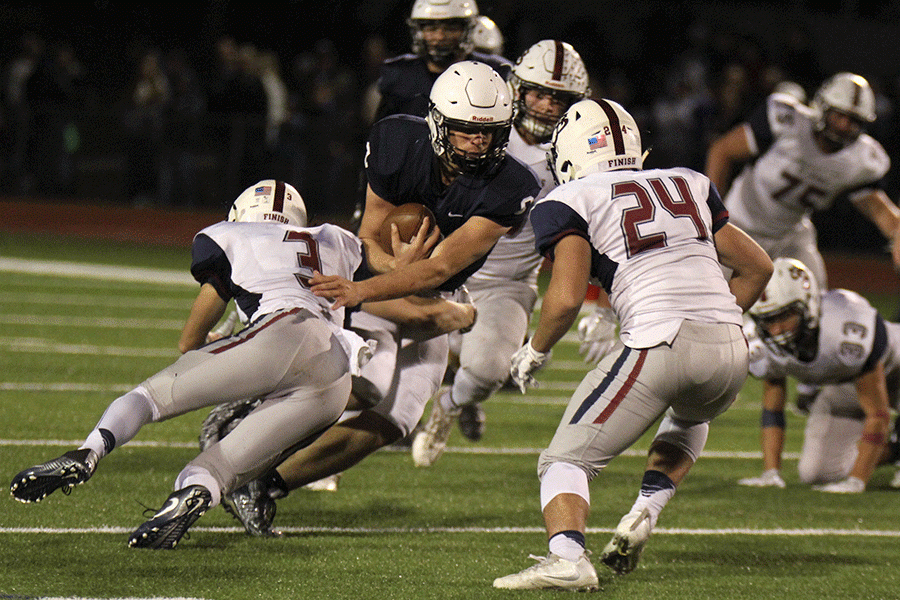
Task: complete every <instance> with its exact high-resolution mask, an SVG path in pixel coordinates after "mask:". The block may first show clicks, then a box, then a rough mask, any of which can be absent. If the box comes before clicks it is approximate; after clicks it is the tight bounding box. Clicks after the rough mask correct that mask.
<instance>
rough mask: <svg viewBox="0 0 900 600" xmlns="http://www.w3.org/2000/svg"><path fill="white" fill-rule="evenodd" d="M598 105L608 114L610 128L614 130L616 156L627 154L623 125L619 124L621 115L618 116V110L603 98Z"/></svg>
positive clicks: (598, 101)
mask: <svg viewBox="0 0 900 600" xmlns="http://www.w3.org/2000/svg"><path fill="white" fill-rule="evenodd" d="M597 104H599V105H600V108H602V109H603V112H605V113H606V118H607V119H609V128H610V129H612V138H613V147H615V149H616V154H625V139H624V138H623V137H622V124H621V123H619V115H618V114H616V109H614V108H613V107H612V105H611V104H610V103H609V102H607V101H606V100H604V99H603V98H601V99H599V100H597Z"/></svg>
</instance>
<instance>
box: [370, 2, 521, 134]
mask: <svg viewBox="0 0 900 600" xmlns="http://www.w3.org/2000/svg"><path fill="white" fill-rule="evenodd" d="M477 19H478V5H477V4H476V3H475V0H416V1H415V3H414V4H413V7H412V11H411V13H410V17H409V28H410V32H411V34H412V53H410V54H403V55H401V56H398V57H396V58H391V59H388V60H386V61H385V62H384V63H383V64H382V66H381V72H380V74H379V78H378V81H377V82H376V88H377V92H378V96H379V101H378V108H377V109H376V111H375V120H376V121H377V120H379V119H382V118H384V117H386V116H388V115H396V114H406V115H415V116H417V117H423V118H424V117H425V116H426V115H427V113H428V105H429V94H430V93H431V86H432V85H434V82H435V81H436V80H437V78H438V76H439V75H440V74H441V73H443V72H444V71H445V70H446V69H447V67H449V66H450V65H452V64H453V63H456V62H459V61H463V60H476V61H479V62H483V63H486V64H488V65H490V66H491V67H493V69H494V70H495V71H497V72H498V73H500V75H501V77H503V78H506V76H507V75H508V74H509V72H510V70H511V68H512V63H510V61H508V60H507V59H505V58H503V57H502V56H499V55H496V54H486V53H482V52H476V51H474V47H475V41H474V35H475V30H476V28H477V26H478V21H477Z"/></svg>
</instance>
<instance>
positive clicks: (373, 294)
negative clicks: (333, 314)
mask: <svg viewBox="0 0 900 600" xmlns="http://www.w3.org/2000/svg"><path fill="white" fill-rule="evenodd" d="M507 231H509V227H504V226H503V225H499V224H498V223H496V222H494V221H491V220H490V219H487V218H484V217H471V218H469V220H467V221H466V222H465V223H464V224H463V225H462V227H460V228H459V229H457V230H456V231H454V232H453V233H452V234H450V235H449V236H448V237H446V238H444V240H443V241H441V242H440V243H439V244H438V245H437V247H436V248H435V249H434V252H432V253H431V256H429V257H428V258H426V259H424V260H420V261H417V262H414V263H412V264H408V265H405V266H403V267H401V268H399V269H397V270H395V271H392V272H390V273H384V274H382V275H377V276H375V277H370V278H369V279H365V280H363V281H358V282H350V281H347V280H346V279H343V280H342V279H341V278H339V277H334V276H323V275H321V274H320V273H317V274H316V276H315V277H313V278H312V279H311V280H310V284H311V290H312V292H313V293H314V294H315V295H316V296H320V297H323V298H331V299H332V300H333V301H334V305H333V308H340V307H341V306H347V307H352V306H356V305H357V304H359V303H361V302H366V301H377V300H390V299H392V298H402V297H404V296H409V295H411V294H415V293H418V292H423V291H426V290H434V289H437V288H438V287H439V286H440V285H441V284H442V283H444V282H445V281H447V280H448V279H449V278H450V277H452V276H453V275H455V274H456V273H459V272H460V271H461V270H462V269H464V268H465V267H467V266H468V265H470V264H472V263H473V262H475V261H476V260H478V259H479V258H481V257H482V256H484V255H485V254H487V253H488V252H489V251H490V249H491V248H493V246H494V244H496V243H497V240H499V239H500V237H501V236H502V235H503V234H505V233H506V232H507ZM425 243H426V244H427V241H426V242H425ZM582 298H583V296H582Z"/></svg>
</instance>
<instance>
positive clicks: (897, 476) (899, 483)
mask: <svg viewBox="0 0 900 600" xmlns="http://www.w3.org/2000/svg"><path fill="white" fill-rule="evenodd" d="M891 487H892V488H895V489H896V488H900V469H898V470H897V472H896V473H894V478H893V479H891Z"/></svg>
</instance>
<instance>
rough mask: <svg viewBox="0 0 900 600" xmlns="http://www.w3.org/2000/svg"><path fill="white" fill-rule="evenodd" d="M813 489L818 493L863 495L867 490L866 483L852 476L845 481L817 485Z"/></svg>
mask: <svg viewBox="0 0 900 600" xmlns="http://www.w3.org/2000/svg"><path fill="white" fill-rule="evenodd" d="M813 489H814V490H816V491H817V492H829V493H831V494H861V493H862V492H864V491H865V490H866V482H865V481H863V480H862V479H860V478H858V477H853V476H850V477H848V478H847V479H844V480H843V481H835V482H832V483H826V484H825V485H815V486H813Z"/></svg>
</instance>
